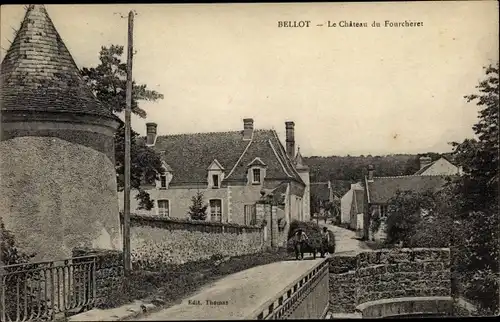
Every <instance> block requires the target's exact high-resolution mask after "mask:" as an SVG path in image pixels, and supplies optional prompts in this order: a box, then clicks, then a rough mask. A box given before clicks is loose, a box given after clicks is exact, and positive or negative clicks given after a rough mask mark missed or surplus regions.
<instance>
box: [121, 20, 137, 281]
mask: <svg viewBox="0 0 500 322" xmlns="http://www.w3.org/2000/svg"><path fill="white" fill-rule="evenodd" d="M133 30H134V13H133V12H132V11H130V12H129V14H128V45H127V48H128V51H127V92H126V97H127V105H126V107H125V189H124V194H125V196H124V198H123V200H124V202H125V205H124V207H123V261H124V263H123V266H124V271H125V276H128V275H129V274H130V270H131V267H130V266H131V263H130V114H131V113H132V56H133V40H134V36H133Z"/></svg>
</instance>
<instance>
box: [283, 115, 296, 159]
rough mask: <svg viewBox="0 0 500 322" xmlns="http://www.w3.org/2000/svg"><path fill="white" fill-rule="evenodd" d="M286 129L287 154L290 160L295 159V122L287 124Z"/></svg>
mask: <svg viewBox="0 0 500 322" xmlns="http://www.w3.org/2000/svg"><path fill="white" fill-rule="evenodd" d="M285 129H286V154H288V156H289V157H290V159H292V160H293V159H294V158H295V123H294V122H293V121H288V122H285Z"/></svg>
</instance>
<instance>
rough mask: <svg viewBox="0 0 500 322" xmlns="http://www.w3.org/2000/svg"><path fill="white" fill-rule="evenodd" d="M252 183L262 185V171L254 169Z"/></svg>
mask: <svg viewBox="0 0 500 322" xmlns="http://www.w3.org/2000/svg"><path fill="white" fill-rule="evenodd" d="M252 183H260V169H252Z"/></svg>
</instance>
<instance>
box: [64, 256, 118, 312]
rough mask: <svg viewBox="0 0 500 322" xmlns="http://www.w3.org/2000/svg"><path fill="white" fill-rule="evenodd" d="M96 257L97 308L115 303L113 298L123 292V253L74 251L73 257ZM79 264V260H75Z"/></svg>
mask: <svg viewBox="0 0 500 322" xmlns="http://www.w3.org/2000/svg"><path fill="white" fill-rule="evenodd" d="M89 255H95V256H96V257H97V259H96V260H97V262H96V297H97V301H96V303H95V306H96V307H100V306H102V305H107V304H109V303H113V298H115V297H116V295H117V294H120V293H121V292H122V291H123V278H124V271H123V253H122V252H121V251H115V250H96V249H74V250H73V257H82V256H89ZM73 261H74V262H78V259H77V258H76V259H74V260H73Z"/></svg>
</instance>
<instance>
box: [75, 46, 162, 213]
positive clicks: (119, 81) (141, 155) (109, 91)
mask: <svg viewBox="0 0 500 322" xmlns="http://www.w3.org/2000/svg"><path fill="white" fill-rule="evenodd" d="M122 55H123V46H119V45H111V46H109V47H105V46H103V47H101V51H100V52H99V61H100V63H99V65H98V66H97V67H95V68H94V67H92V68H87V67H84V68H82V69H81V74H82V76H83V79H84V80H85V81H86V82H87V84H88V85H89V86H90V87H91V89H92V90H93V92H94V94H95V95H96V96H97V98H98V99H99V100H100V101H101V102H102V103H103V105H104V106H106V107H108V108H109V109H110V110H111V111H113V112H114V113H121V112H123V111H124V109H125V106H126V88H127V65H126V63H124V62H122ZM160 99H163V95H162V94H161V93H158V92H157V91H154V90H150V89H148V88H147V85H145V84H137V83H136V82H135V81H134V82H133V84H132V113H134V114H136V115H138V116H140V117H141V118H145V117H146V116H147V114H146V111H145V110H143V109H142V108H140V107H139V102H140V101H152V102H155V101H158V100H160ZM130 143H131V145H130V155H131V169H130V175H131V180H130V182H131V187H132V188H133V189H137V190H138V191H139V193H138V194H137V196H136V199H137V200H138V201H139V208H142V209H147V210H149V209H151V208H152V207H153V201H152V200H151V199H150V196H149V194H148V193H147V192H146V191H144V190H143V189H141V183H148V184H151V183H153V182H154V181H155V180H156V179H158V176H159V175H160V174H163V172H164V170H163V168H162V166H161V159H160V155H159V154H158V153H156V151H154V150H153V149H151V148H149V147H147V146H146V145H145V143H144V142H143V140H140V138H139V134H138V133H137V132H135V131H133V130H132V131H131V140H130ZM115 159H116V171H117V174H118V190H119V191H122V190H123V188H124V187H123V185H124V180H123V174H124V164H125V126H123V125H122V126H121V127H120V128H119V129H118V131H117V132H116V133H115Z"/></svg>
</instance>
